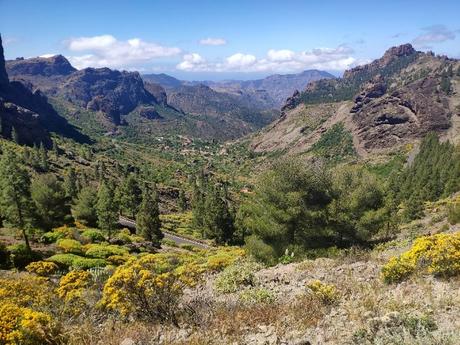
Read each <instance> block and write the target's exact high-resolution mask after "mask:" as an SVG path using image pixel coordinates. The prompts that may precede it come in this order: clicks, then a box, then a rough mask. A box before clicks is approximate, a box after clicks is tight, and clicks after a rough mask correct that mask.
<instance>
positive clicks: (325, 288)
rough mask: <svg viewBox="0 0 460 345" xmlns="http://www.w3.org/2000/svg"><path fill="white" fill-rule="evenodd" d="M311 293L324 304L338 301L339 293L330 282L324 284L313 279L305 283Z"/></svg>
mask: <svg viewBox="0 0 460 345" xmlns="http://www.w3.org/2000/svg"><path fill="white" fill-rule="evenodd" d="M307 287H308V288H309V289H310V291H311V292H312V293H313V295H314V296H315V297H317V298H319V299H320V300H321V301H322V302H323V303H325V304H333V303H335V302H337V301H338V299H339V293H338V291H337V288H336V287H335V286H334V285H332V284H325V283H322V282H321V281H319V280H313V281H311V282H309V283H308V284H307Z"/></svg>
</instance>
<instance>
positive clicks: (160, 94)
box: [144, 82, 168, 106]
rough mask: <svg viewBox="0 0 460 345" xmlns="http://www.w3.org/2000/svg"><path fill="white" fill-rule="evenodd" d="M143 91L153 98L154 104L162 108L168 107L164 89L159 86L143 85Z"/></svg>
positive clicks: (146, 83) (152, 84)
mask: <svg viewBox="0 0 460 345" xmlns="http://www.w3.org/2000/svg"><path fill="white" fill-rule="evenodd" d="M144 87H145V89H146V90H147V91H148V92H150V94H151V95H152V96H153V97H154V98H155V101H156V103H158V104H161V105H162V106H167V105H168V96H167V95H166V91H165V89H164V88H163V87H162V86H161V85H160V84H154V83H148V82H145V83H144Z"/></svg>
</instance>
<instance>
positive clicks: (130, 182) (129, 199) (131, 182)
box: [119, 174, 142, 218]
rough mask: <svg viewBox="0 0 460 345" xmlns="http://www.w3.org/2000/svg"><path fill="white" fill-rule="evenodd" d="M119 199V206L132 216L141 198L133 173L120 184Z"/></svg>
mask: <svg viewBox="0 0 460 345" xmlns="http://www.w3.org/2000/svg"><path fill="white" fill-rule="evenodd" d="M119 200H120V208H121V209H122V210H123V211H126V212H127V213H128V215H129V216H130V217H132V218H134V217H135V216H136V213H137V211H138V210H139V204H140V203H141V200H142V191H141V189H140V187H139V184H138V182H137V179H136V177H135V176H134V174H129V176H128V177H127V178H126V179H125V180H124V182H123V184H122V185H121V188H120V190H119Z"/></svg>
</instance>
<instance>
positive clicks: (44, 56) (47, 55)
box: [39, 54, 56, 58]
mask: <svg viewBox="0 0 460 345" xmlns="http://www.w3.org/2000/svg"><path fill="white" fill-rule="evenodd" d="M53 56H56V54H43V55H40V56H39V57H41V58H50V57H53Z"/></svg>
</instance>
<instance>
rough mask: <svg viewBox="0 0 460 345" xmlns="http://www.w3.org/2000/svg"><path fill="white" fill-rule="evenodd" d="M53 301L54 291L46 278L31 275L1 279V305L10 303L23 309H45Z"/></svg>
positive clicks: (16, 275)
mask: <svg viewBox="0 0 460 345" xmlns="http://www.w3.org/2000/svg"><path fill="white" fill-rule="evenodd" d="M52 299H53V289H52V286H51V284H50V282H49V281H48V279H46V278H43V277H39V276H35V275H31V274H29V273H20V274H11V275H8V276H6V277H5V278H0V305H2V304H4V303H8V302H10V303H14V304H16V305H18V306H21V307H31V308H32V307H33V308H35V307H44V306H47V305H49V304H50V303H51V301H52Z"/></svg>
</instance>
